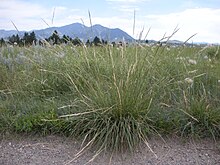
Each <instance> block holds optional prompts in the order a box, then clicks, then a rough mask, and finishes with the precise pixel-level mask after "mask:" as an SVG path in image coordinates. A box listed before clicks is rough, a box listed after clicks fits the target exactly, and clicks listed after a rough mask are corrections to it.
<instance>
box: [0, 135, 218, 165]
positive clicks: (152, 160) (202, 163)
mask: <svg viewBox="0 0 220 165" xmlns="http://www.w3.org/2000/svg"><path fill="white" fill-rule="evenodd" d="M164 140H165V142H164V141H163V140H162V139H160V138H151V139H149V145H150V147H151V148H152V149H153V151H154V153H155V154H156V156H155V154H153V153H152V152H151V151H150V150H149V148H148V147H147V146H146V145H142V146H141V147H140V148H139V149H136V150H135V152H134V153H133V154H132V155H131V154H130V153H122V154H114V155H113V157H112V159H110V157H111V154H110V153H102V154H100V155H99V156H98V157H96V159H95V160H94V161H92V162H90V163H88V164H90V165H105V164H109V163H110V164H112V165H220V142H219V141H217V142H214V141H213V140H212V139H202V140H201V139H200V140H195V139H194V140H193V139H184V140H182V139H180V138H177V137H169V138H165V139H164ZM80 145H81V143H80V142H79V141H76V140H74V139H73V138H67V137H62V136H57V135H50V136H45V137H42V136H37V135H35V136H33V135H30V136H27V135H13V136H12V135H10V136H8V135H7V136H1V137H0V151H1V152H0V165H42V164H43V165H65V164H70V165H83V164H86V163H87V162H88V161H89V160H90V159H91V158H92V157H93V155H94V154H95V152H94V151H92V150H88V151H87V152H85V153H84V154H83V155H82V156H81V157H79V158H78V159H76V160H73V158H74V155H75V154H77V153H78V151H79V150H80Z"/></svg>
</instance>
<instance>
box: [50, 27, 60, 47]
mask: <svg viewBox="0 0 220 165" xmlns="http://www.w3.org/2000/svg"><path fill="white" fill-rule="evenodd" d="M49 41H52V42H53V45H55V44H60V43H61V39H60V37H59V34H58V32H57V31H56V30H54V32H53V34H52V35H51V36H50V37H49Z"/></svg>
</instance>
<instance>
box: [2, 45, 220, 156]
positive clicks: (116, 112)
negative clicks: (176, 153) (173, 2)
mask: <svg viewBox="0 0 220 165" xmlns="http://www.w3.org/2000/svg"><path fill="white" fill-rule="evenodd" d="M0 131H1V132H2V133H5V132H16V133H22V132H25V133H40V134H44V135H45V134H51V133H52V134H65V135H68V136H74V137H76V138H79V139H82V140H83V147H82V151H84V150H85V149H86V148H89V147H91V146H94V147H97V153H100V152H101V151H103V150H112V151H121V150H124V149H130V151H132V150H133V149H134V147H136V146H137V145H138V144H140V142H144V143H145V144H146V145H148V142H147V139H148V137H150V136H158V135H159V136H163V135H167V134H176V135H178V136H199V137H212V138H214V139H217V138H219V137H220V51H219V47H217V46H216V47H185V46H178V47H168V46H157V45H153V46H143V45H142V46H141V45H138V44H135V45H128V46H120V47H112V46H110V45H105V46H98V47H95V46H92V47H83V46H82V47H81V46H77V47H74V46H72V45H55V46H49V45H47V46H45V47H41V46H32V47H26V48H25V47H16V46H15V47H10V46H6V47H2V48H0ZM80 154H81V152H79V155H80Z"/></svg>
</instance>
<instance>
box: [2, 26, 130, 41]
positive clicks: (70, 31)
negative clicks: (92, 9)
mask: <svg viewBox="0 0 220 165" xmlns="http://www.w3.org/2000/svg"><path fill="white" fill-rule="evenodd" d="M54 30H56V31H57V32H58V34H59V35H60V37H62V36H63V35H64V34H65V35H66V36H67V35H68V36H70V37H71V38H75V37H78V38H80V39H81V40H82V41H84V42H86V41H87V40H88V39H89V40H93V39H94V38H95V36H98V37H99V38H101V39H104V40H107V41H110V42H113V41H115V42H117V41H123V40H124V41H126V42H130V41H133V40H134V39H133V38H132V37H131V36H130V35H128V34H127V33H126V32H124V31H123V30H121V29H119V28H115V29H111V28H107V27H104V26H102V25H98V24H97V25H93V26H91V27H87V26H85V25H83V24H80V23H73V24H70V25H66V26H62V27H49V28H46V29H41V30H32V31H34V32H35V34H36V36H37V38H41V39H42V38H48V37H49V36H51V34H52V33H53V32H54ZM24 32H25V31H20V32H19V35H20V36H23V35H24ZM13 34H15V35H16V34H18V32H17V31H16V30H10V31H7V30H0V38H7V37H9V36H12V35H13Z"/></svg>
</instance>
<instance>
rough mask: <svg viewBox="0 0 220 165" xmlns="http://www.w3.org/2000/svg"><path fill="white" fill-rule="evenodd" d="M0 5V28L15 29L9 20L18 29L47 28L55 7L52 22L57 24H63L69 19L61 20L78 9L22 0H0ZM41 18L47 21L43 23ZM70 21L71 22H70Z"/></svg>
mask: <svg viewBox="0 0 220 165" xmlns="http://www.w3.org/2000/svg"><path fill="white" fill-rule="evenodd" d="M0 3H1V6H0V11H1V12H0V29H13V30H14V29H15V28H14V26H13V24H12V23H11V21H13V22H14V24H15V25H16V26H17V28H18V29H19V30H33V29H39V28H47V27H48V25H47V24H49V25H51V26H55V24H54V25H52V17H53V11H54V8H55V13H54V14H55V15H54V20H53V22H54V23H56V22H57V25H60V26H61V25H65V24H68V23H69V22H70V21H68V22H66V23H64V21H63V20H68V18H69V17H70V16H71V15H73V14H75V12H77V11H79V9H72V8H67V7H64V6H54V7H51V8H45V7H44V6H41V5H40V4H35V3H30V2H28V1H24V0H1V2H0ZM42 18H43V19H44V20H45V21H46V22H47V24H46V23H44V21H42ZM71 23H72V22H71Z"/></svg>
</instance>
